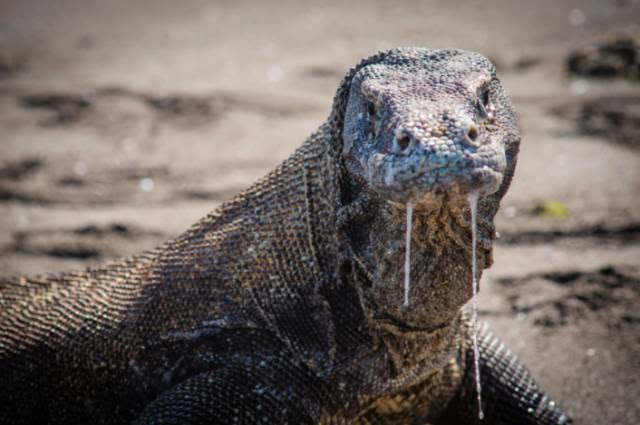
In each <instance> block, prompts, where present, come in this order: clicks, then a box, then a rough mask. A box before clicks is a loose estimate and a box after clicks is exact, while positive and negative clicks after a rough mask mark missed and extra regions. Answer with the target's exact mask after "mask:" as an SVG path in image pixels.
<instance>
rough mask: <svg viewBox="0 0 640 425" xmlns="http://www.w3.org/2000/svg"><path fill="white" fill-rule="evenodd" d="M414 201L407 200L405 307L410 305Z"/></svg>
mask: <svg viewBox="0 0 640 425" xmlns="http://www.w3.org/2000/svg"><path fill="white" fill-rule="evenodd" d="M412 220H413V203H411V201H409V202H407V231H406V236H405V251H404V303H403V304H402V305H403V306H404V307H409V291H410V290H411V228H412V225H413V221H412Z"/></svg>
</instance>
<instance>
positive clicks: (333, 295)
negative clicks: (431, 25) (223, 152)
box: [0, 48, 570, 425]
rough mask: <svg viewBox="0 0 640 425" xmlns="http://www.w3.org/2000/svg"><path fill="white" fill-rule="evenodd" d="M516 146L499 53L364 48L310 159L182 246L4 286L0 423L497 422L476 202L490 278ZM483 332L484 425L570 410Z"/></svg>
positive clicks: (487, 401) (305, 155)
mask: <svg viewBox="0 0 640 425" xmlns="http://www.w3.org/2000/svg"><path fill="white" fill-rule="evenodd" d="M485 92H488V93H489V94H490V96H489V97H490V99H491V101H490V102H489V103H487V104H483V103H482V101H481V99H483V98H485V97H486V96H482V95H481V94H482V93H485ZM518 143H519V134H518V131H517V125H516V121H515V116H514V113H513V111H512V108H511V104H510V102H509V100H508V99H507V97H506V96H505V94H504V93H503V91H502V88H501V86H500V82H499V80H498V79H497V77H496V74H495V69H494V68H493V66H492V65H491V64H490V63H489V62H488V61H487V60H486V59H485V58H484V57H482V56H481V55H479V54H476V53H471V52H464V51H460V50H451V49H445V50H428V49H420V48H409V49H394V50H390V51H387V52H382V53H379V54H377V55H374V56H372V57H370V58H368V59H365V60H363V61H362V62H361V63H360V64H358V65H357V66H356V67H355V68H354V69H352V70H351V71H349V72H348V73H347V76H346V77H345V79H344V80H343V82H342V83H341V85H340V87H339V88H338V91H337V94H336V97H335V99H334V103H333V108H332V110H331V113H330V116H329V118H328V120H327V121H326V122H325V123H324V124H322V125H321V126H320V128H319V129H318V131H317V132H316V133H314V134H313V135H311V136H310V138H309V139H308V140H307V141H306V142H304V143H303V144H302V146H301V147H300V148H298V149H297V150H296V151H295V152H294V153H293V154H292V155H291V157H289V158H288V159H287V160H285V161H284V162H283V163H282V164H281V165H280V166H278V167H277V168H276V169H275V170H273V171H272V172H270V173H269V174H267V175H266V176H265V177H264V178H262V179H260V180H259V181H257V182H256V183H255V184H253V185H252V186H251V187H249V188H248V189H246V190H245V191H243V192H241V193H240V194H238V195H237V196H236V197H235V198H233V199H232V200H231V201H229V202H227V203H225V204H223V205H222V206H221V207H220V208H218V209H217V210H215V211H214V212H212V213H211V214H209V215H208V216H206V217H204V218H203V219H202V220H200V221H199V222H198V223H196V224H195V225H194V226H193V227H191V228H190V229H189V230H187V231H186V232H185V233H183V234H182V235H180V236H178V237H177V238H176V239H174V240H172V241H169V242H166V243H165V244H163V245H162V246H160V247H158V248H157V249H155V250H153V251H150V252H147V253H144V254H141V255H138V256H135V257H133V258H130V259H127V260H124V261H121V262H117V263H112V264H108V265H105V266H104V267H102V268H99V269H94V270H87V271H82V272H76V273H67V274H61V275H58V276H48V277H37V278H20V279H16V280H2V281H0V382H1V385H0V423H12V424H27V423H29V424H32V423H51V424H56V423H65V424H73V423H76V424H82V423H99V424H120V423H137V424H165V423H167V424H168V423H180V424H200V423H221V424H227V423H236V424H264V423H274V424H287V423H288V424H307V423H308V424H321V423H322V424H382V423H385V424H407V423H410V424H426V423H434V424H439V423H443V424H444V423H456V424H473V423H478V406H477V404H476V400H477V394H476V392H477V391H476V387H475V385H474V383H475V380H474V376H475V375H476V374H475V373H474V372H473V357H474V356H473V349H472V344H471V342H472V332H471V331H472V328H473V326H472V322H471V320H470V316H469V315H468V314H467V313H466V312H465V311H464V306H465V304H466V303H467V301H469V299H470V298H471V296H472V290H471V285H470V284H469V282H471V280H472V264H471V252H470V247H471V228H470V227H471V226H470V211H469V207H468V203H467V195H468V194H469V193H470V192H471V191H477V192H478V194H479V196H480V198H479V200H478V209H477V213H478V250H477V257H478V259H477V264H478V269H479V272H480V271H481V270H482V269H483V268H486V267H488V266H489V265H490V264H491V244H492V238H493V235H494V233H495V232H494V229H493V217H494V215H495V213H496V211H497V209H498V206H499V202H500V199H501V198H502V196H503V195H504V194H505V192H506V190H507V188H508V186H509V181H510V179H511V176H512V175H513V170H514V167H515V161H516V156H517V151H518ZM407 204H410V205H413V209H412V219H411V221H412V225H411V226H410V227H407V222H406V221H407V220H406V218H407V211H406V207H405V206H406V205H407ZM407 228H408V229H409V232H410V234H409V235H407V233H406V231H407ZM407 241H411V247H410V248H411V249H410V255H409V259H410V264H409V266H408V267H407V271H409V269H410V278H411V281H410V283H411V287H410V289H411V292H410V301H411V302H410V307H409V308H406V307H403V305H402V304H403V303H402V302H400V300H402V299H403V287H404V285H403V278H404V276H405V274H404V273H403V272H404V270H405V261H404V260H405V254H408V253H409V252H408V250H406V249H405V242H407ZM407 288H408V286H407ZM477 338H478V357H477V358H478V368H479V374H480V378H481V379H482V384H483V387H482V408H483V411H484V414H485V417H484V420H483V422H482V423H485V424H545V425H546V424H564V423H570V419H569V418H568V417H567V416H565V415H564V414H563V413H562V412H561V411H560V410H559V408H558V407H557V406H556V405H554V404H553V402H551V401H550V400H549V399H548V398H547V396H546V395H544V393H542V392H541V390H539V389H538V387H537V386H536V385H535V383H534V382H533V380H532V378H531V377H530V375H529V373H528V372H527V371H526V369H525V368H524V367H523V366H522V365H521V364H520V363H519V362H518V361H517V359H515V358H514V357H513V355H512V354H511V353H510V352H509V351H508V350H506V349H505V348H504V347H503V346H502V344H501V343H499V342H498V341H497V340H496V339H495V338H494V337H493V336H491V335H490V334H489V333H488V331H486V329H484V328H482V329H480V330H479V333H478V336H477Z"/></svg>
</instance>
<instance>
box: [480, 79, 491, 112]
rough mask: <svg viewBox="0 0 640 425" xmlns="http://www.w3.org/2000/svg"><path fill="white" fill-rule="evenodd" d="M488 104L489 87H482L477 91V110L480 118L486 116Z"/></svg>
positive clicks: (489, 99) (489, 100)
mask: <svg viewBox="0 0 640 425" xmlns="http://www.w3.org/2000/svg"><path fill="white" fill-rule="evenodd" d="M490 103H491V98H490V96H489V87H487V86H483V87H481V88H480V89H479V90H478V109H479V111H480V115H481V116H482V117H486V116H487V115H488V113H487V110H488V109H489V104H490Z"/></svg>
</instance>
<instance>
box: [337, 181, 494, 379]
mask: <svg viewBox="0 0 640 425" xmlns="http://www.w3.org/2000/svg"><path fill="white" fill-rule="evenodd" d="M351 187H357V185H352V186H351ZM347 191H348V190H347ZM467 197H468V194H467V193H462V192H459V191H457V190H455V189H454V190H448V191H447V192H446V193H442V194H429V195H426V196H425V197H423V198H422V199H419V200H415V207H414V213H413V224H412V230H411V257H410V262H411V275H410V277H411V292H410V297H409V306H408V307H407V306H403V292H404V289H403V285H404V272H405V271H404V260H405V257H404V256H405V232H406V205H403V204H398V203H395V202H392V201H387V200H384V199H382V198H381V197H380V196H378V195H376V194H375V193H373V192H371V191H367V190H364V191H361V192H360V193H359V194H358V195H356V196H355V197H354V198H353V199H352V200H351V201H348V202H345V203H344V204H343V207H342V208H341V209H340V210H339V215H340V211H342V212H343V216H347V217H345V218H344V221H345V223H344V224H343V225H342V226H341V228H342V232H343V236H344V238H345V239H346V241H347V244H348V247H349V250H350V252H351V255H352V260H353V262H354V263H355V264H357V266H356V267H358V268H359V269H360V270H361V272H362V273H361V276H363V278H361V279H360V281H358V282H355V284H356V285H357V290H358V293H359V296H360V302H361V305H362V309H363V312H364V314H365V316H366V318H367V321H368V324H369V330H370V332H371V333H372V336H373V337H374V340H378V341H380V343H381V344H382V345H384V347H385V349H386V350H387V351H388V355H389V357H390V360H391V361H392V364H393V365H394V366H395V368H396V371H397V372H398V374H399V375H402V373H403V372H402V371H409V370H411V369H414V370H415V369H416V368H420V369H424V370H429V369H431V370H432V369H433V368H438V367H441V366H442V362H446V361H447V359H448V358H449V356H450V355H451V350H452V349H453V347H452V346H451V344H450V341H453V340H455V338H453V335H451V334H452V333H455V332H456V331H457V326H455V325H456V322H457V320H459V317H460V312H461V308H462V306H463V305H464V304H465V303H466V302H467V301H468V300H469V299H470V298H471V296H472V276H471V261H472V258H471V216H470V209H469V205H468V200H467ZM345 211H349V212H350V213H351V214H349V213H344V212H345ZM494 214H495V211H492V208H490V207H489V206H488V203H487V202H486V201H485V202H483V200H482V199H481V201H480V203H479V208H478V225H479V226H478V227H479V229H478V231H479V234H478V240H479V246H478V266H479V269H484V268H487V267H489V266H490V265H491V262H492V257H491V245H492V244H491V241H492V238H493V235H494V228H493V224H492V223H493V215H494ZM364 276H366V278H365V277H364ZM447 336H452V337H451V338H448V337H447Z"/></svg>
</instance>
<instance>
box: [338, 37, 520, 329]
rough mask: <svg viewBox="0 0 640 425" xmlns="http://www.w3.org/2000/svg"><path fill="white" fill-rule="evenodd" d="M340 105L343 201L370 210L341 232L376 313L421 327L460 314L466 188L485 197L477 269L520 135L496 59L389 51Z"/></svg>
mask: <svg viewBox="0 0 640 425" xmlns="http://www.w3.org/2000/svg"><path fill="white" fill-rule="evenodd" d="M335 111H337V113H338V118H335V117H334V128H340V133H339V135H338V137H337V138H338V139H339V143H340V146H339V148H337V149H336V150H338V151H339V153H340V158H341V161H342V169H343V174H344V175H345V176H344V178H343V181H346V182H347V183H346V184H343V189H342V195H341V196H342V199H341V201H340V202H342V205H343V206H344V205H345V204H349V203H351V204H353V203H355V202H357V200H358V199H366V201H365V202H366V203H367V205H366V206H365V207H364V208H359V209H358V208H351V210H354V211H368V212H369V213H370V214H371V216H372V218H370V219H368V221H366V220H363V219H362V218H360V219H359V220H356V219H353V217H351V218H348V219H347V220H346V221H347V222H348V223H347V226H348V227H349V228H348V229H347V231H346V232H345V233H346V234H347V238H348V239H349V240H350V245H351V246H352V250H353V252H354V253H355V256H356V257H357V259H358V262H359V263H360V264H361V265H363V266H364V268H366V269H368V271H369V276H370V280H371V281H372V282H371V287H370V288H368V289H367V290H366V291H365V292H366V296H367V299H368V301H367V304H368V305H369V306H373V307H371V309H372V310H376V312H375V314H376V315H378V316H380V314H382V316H385V317H394V318H397V319H398V320H399V321H400V322H403V323H409V324H412V325H416V326H418V327H419V326H421V325H429V324H434V323H437V322H438V321H439V320H442V319H443V318H447V317H449V318H450V317H453V316H454V315H455V313H456V312H457V311H459V309H460V307H461V306H462V305H463V304H464V303H465V302H466V301H467V300H468V299H469V298H470V296H471V255H470V253H471V243H470V242H471V229H470V219H469V218H470V211H469V204H468V195H469V194H470V193H471V192H475V193H477V194H478V195H479V196H480V200H479V203H478V223H479V242H480V247H479V248H480V249H479V257H478V264H479V265H480V267H481V268H483V267H484V268H486V267H488V266H489V265H490V263H491V245H492V240H493V238H494V233H495V232H494V229H493V217H494V215H495V213H496V212H497V209H498V205H499V203H500V199H501V198H502V196H503V195H504V194H505V192H506V191H507V188H508V186H509V183H510V180H511V177H512V175H513V171H514V167H515V162H516V156H517V152H518V145H519V140H520V136H519V132H518V129H517V122H516V117H515V114H514V112H513V109H512V107H511V103H510V101H509V99H508V98H507V96H506V95H505V93H504V91H503V88H502V85H501V83H500V81H499V80H498V78H497V76H496V70H495V68H494V66H493V65H492V64H491V63H490V62H489V61H488V60H487V59H486V58H485V57H483V56H482V55H480V54H477V53H472V52H466V51H462V50H454V49H442V50H430V49H422V48H405V49H394V50H390V51H388V52H384V53H381V54H378V55H376V56H374V57H372V58H369V59H367V60H365V61H363V63H361V64H360V65H358V66H357V67H356V68H354V69H353V70H351V72H350V74H349V75H348V76H347V78H346V79H345V80H344V81H343V84H342V86H341V88H340V89H339V90H338V95H337V96H336V101H335V103H334V112H335ZM408 203H411V204H412V205H414V206H415V207H414V208H415V213H414V220H415V221H414V226H413V227H412V229H413V231H412V233H413V235H412V240H413V244H414V245H413V246H412V254H411V264H412V272H411V276H412V277H411V281H412V296H411V297H412V301H411V303H412V305H413V306H414V308H411V309H404V310H403V309H402V308H401V305H400V304H401V294H402V279H403V276H404V271H403V265H404V252H405V249H404V233H403V232H404V229H405V226H406V221H405V217H406V216H405V213H404V212H405V211H406V210H405V209H406V207H407V204H408ZM414 247H415V248H414ZM414 249H415V252H414ZM387 313H388V314H387ZM372 314H374V313H372ZM427 327H428V326H427Z"/></svg>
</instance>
